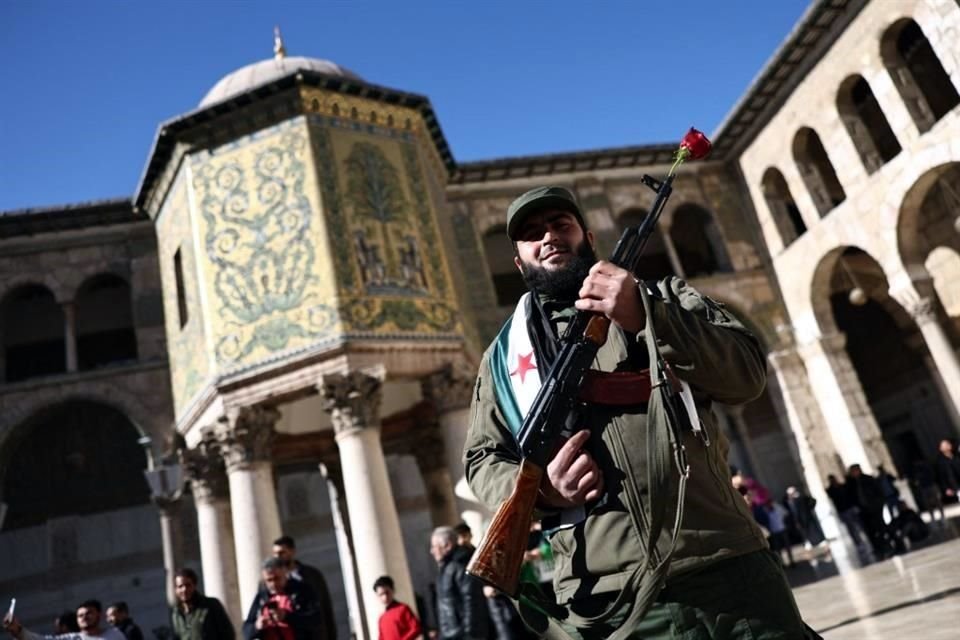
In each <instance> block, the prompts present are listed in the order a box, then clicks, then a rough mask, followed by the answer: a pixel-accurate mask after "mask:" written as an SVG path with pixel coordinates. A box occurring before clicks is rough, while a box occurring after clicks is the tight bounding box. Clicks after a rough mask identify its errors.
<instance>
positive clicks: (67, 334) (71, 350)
mask: <svg viewBox="0 0 960 640" xmlns="http://www.w3.org/2000/svg"><path fill="white" fill-rule="evenodd" d="M61 307H62V308H63V336H64V343H65V345H66V350H67V352H66V353H67V371H69V372H73V371H76V370H77V368H78V365H77V307H76V305H75V304H74V303H73V302H72V301H71V302H64V303H63V304H62V305H61Z"/></svg>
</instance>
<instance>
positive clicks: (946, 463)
mask: <svg viewBox="0 0 960 640" xmlns="http://www.w3.org/2000/svg"><path fill="white" fill-rule="evenodd" d="M935 465H936V469H937V483H938V484H939V485H940V489H941V490H942V491H943V501H944V502H946V503H952V502H957V498H958V496H960V458H958V457H957V456H956V455H955V453H954V450H953V443H952V442H950V441H949V440H941V441H940V447H939V451H938V452H937V461H936V463H935Z"/></svg>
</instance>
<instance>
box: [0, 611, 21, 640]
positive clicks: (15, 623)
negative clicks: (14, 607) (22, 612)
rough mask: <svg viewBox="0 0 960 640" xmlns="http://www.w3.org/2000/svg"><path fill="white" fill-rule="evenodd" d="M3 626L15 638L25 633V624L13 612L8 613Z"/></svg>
mask: <svg viewBox="0 0 960 640" xmlns="http://www.w3.org/2000/svg"><path fill="white" fill-rule="evenodd" d="M3 628H4V629H6V630H7V633H9V634H10V635H11V636H13V637H14V638H19V637H20V636H21V634H22V633H23V625H22V624H20V621H19V620H17V617H16V616H15V615H13V614H7V615H6V616H4V618H3Z"/></svg>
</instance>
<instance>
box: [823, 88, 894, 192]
mask: <svg viewBox="0 0 960 640" xmlns="http://www.w3.org/2000/svg"><path fill="white" fill-rule="evenodd" d="M837 111H838V112H839V114H840V120H841V121H842V122H843V126H844V127H846V129H847V133H849V134H850V138H851V139H852V140H853V146H854V147H855V148H856V150H857V153H858V154H859V156H860V161H861V162H862V163H863V166H864V168H865V169H866V170H867V173H873V172H875V171H877V170H878V169H879V168H880V167H882V166H883V165H884V164H885V163H887V162H889V161H890V160H892V159H893V158H894V157H896V155H897V154H898V153H900V151H901V147H900V143H899V141H897V136H896V135H895V134H894V133H893V130H892V129H891V128H890V123H889V122H887V117H886V116H885V115H884V113H883V109H881V108H880V103H878V102H877V98H876V96H874V95H873V90H872V89H871V88H870V83H868V82H867V81H866V79H865V78H864V77H863V76H861V75H860V74H854V75H852V76H849V77H848V78H847V79H846V80H844V81H843V82H842V83H840V88H839V89H837Z"/></svg>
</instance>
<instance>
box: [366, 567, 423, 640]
mask: <svg viewBox="0 0 960 640" xmlns="http://www.w3.org/2000/svg"><path fill="white" fill-rule="evenodd" d="M373 591H374V592H375V593H376V594H377V597H378V598H380V602H382V603H383V607H384V609H383V613H382V614H381V615H380V620H379V621H378V626H379V628H380V640H415V638H419V637H420V636H421V634H422V633H423V629H421V627H420V620H418V619H417V616H415V615H414V613H413V611H412V610H411V609H410V607H409V606H407V605H406V604H404V603H402V602H398V601H397V600H396V599H395V598H394V595H393V578H391V577H390V576H380V577H379V578H377V581H376V582H374V583H373Z"/></svg>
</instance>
